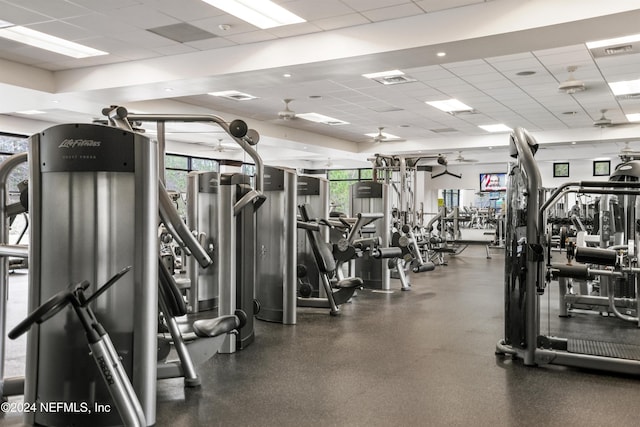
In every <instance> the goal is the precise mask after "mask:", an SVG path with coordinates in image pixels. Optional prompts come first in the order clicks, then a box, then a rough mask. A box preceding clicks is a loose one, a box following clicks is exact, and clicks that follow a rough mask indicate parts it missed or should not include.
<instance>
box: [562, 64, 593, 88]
mask: <svg viewBox="0 0 640 427" xmlns="http://www.w3.org/2000/svg"><path fill="white" fill-rule="evenodd" d="M577 69H578V67H577V66H575V65H570V66H568V67H567V71H568V72H569V78H568V79H567V80H565V81H563V82H562V83H560V85H558V90H559V91H560V92H564V93H567V94H569V95H571V94H574V93H576V92H582V91H583V90H586V89H587V86H586V85H585V84H584V82H583V81H582V80H577V79H576V78H575V77H574V76H573V73H574V72H575V71H576V70H577Z"/></svg>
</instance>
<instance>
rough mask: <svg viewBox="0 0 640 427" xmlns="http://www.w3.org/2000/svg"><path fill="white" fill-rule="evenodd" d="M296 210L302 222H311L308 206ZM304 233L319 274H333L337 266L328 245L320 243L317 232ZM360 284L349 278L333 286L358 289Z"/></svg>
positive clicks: (307, 230) (355, 278)
mask: <svg viewBox="0 0 640 427" xmlns="http://www.w3.org/2000/svg"><path fill="white" fill-rule="evenodd" d="M298 210H299V211H300V216H301V217H302V220H303V221H307V222H308V221H310V220H311V218H312V216H311V212H310V209H309V205H307V204H303V205H300V206H298ZM305 232H306V233H307V237H308V238H309V243H310V244H311V250H312V251H313V257H314V258H315V261H316V264H317V265H318V270H319V271H320V273H322V274H324V275H329V274H330V273H333V272H334V271H335V269H336V267H337V266H336V261H335V259H334V257H333V253H332V252H331V249H330V248H329V245H327V244H326V243H325V242H323V241H322V235H321V234H320V232H319V231H316V230H312V229H309V228H306V229H305ZM362 284H363V282H362V279H361V278H359V277H349V278H346V279H343V280H339V281H338V282H337V283H334V285H333V286H334V287H336V288H342V289H348V288H357V287H360V286H362Z"/></svg>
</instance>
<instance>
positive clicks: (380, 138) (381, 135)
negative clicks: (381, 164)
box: [366, 126, 404, 144]
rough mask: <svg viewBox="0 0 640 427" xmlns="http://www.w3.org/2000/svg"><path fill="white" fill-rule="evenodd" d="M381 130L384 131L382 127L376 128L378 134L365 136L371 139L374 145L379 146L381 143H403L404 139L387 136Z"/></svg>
mask: <svg viewBox="0 0 640 427" xmlns="http://www.w3.org/2000/svg"><path fill="white" fill-rule="evenodd" d="M383 130H384V127H382V126H380V127H379V128H378V133H374V134H371V133H368V134H366V135H367V136H370V137H372V138H373V143H374V144H380V143H381V142H390V141H394V142H396V141H398V142H400V141H404V139H402V138H400V137H399V136H396V135H391V134H388V133H386V132H383Z"/></svg>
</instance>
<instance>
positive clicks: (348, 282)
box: [333, 277, 364, 289]
mask: <svg viewBox="0 0 640 427" xmlns="http://www.w3.org/2000/svg"><path fill="white" fill-rule="evenodd" d="M363 283H364V282H363V281H362V279H361V278H359V277H347V278H346V279H342V280H339V281H338V282H336V283H335V284H334V285H333V286H334V287H335V288H340V289H351V288H359V287H360V286H362V285H363Z"/></svg>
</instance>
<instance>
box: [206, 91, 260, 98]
mask: <svg viewBox="0 0 640 427" xmlns="http://www.w3.org/2000/svg"><path fill="white" fill-rule="evenodd" d="M209 95H211V96H219V97H220V98H227V99H233V100H234V101H249V100H252V99H258V97H257V96H253V95H249V94H248V93H243V92H238V91H237V90H223V91H222V92H209Z"/></svg>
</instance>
